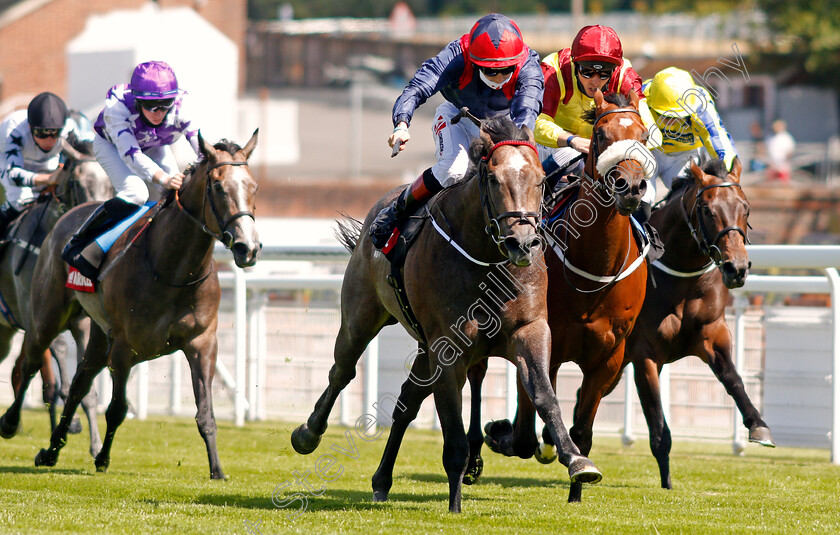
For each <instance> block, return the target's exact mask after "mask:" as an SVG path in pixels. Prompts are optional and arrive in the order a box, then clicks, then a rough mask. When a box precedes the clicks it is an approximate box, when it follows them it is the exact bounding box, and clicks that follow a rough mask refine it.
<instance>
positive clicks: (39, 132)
mask: <svg viewBox="0 0 840 535" xmlns="http://www.w3.org/2000/svg"><path fill="white" fill-rule="evenodd" d="M60 133H61V128H33V129H32V135H33V136H34V137H37V138H38V139H46V138H48V137H58V135H59V134H60Z"/></svg>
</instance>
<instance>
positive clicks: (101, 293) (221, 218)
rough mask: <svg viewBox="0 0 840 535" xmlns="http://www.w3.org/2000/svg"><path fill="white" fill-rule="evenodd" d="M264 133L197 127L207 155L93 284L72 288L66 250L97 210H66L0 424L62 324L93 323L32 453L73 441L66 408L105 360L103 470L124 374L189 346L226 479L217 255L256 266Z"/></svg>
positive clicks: (47, 453)
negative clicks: (219, 405)
mask: <svg viewBox="0 0 840 535" xmlns="http://www.w3.org/2000/svg"><path fill="white" fill-rule="evenodd" d="M256 144H257V133H256V132H254V135H253V136H252V137H251V140H250V141H248V144H247V145H246V146H245V147H244V148H240V147H239V146H238V145H236V144H235V143H232V142H229V141H227V140H222V141H220V142H219V143H216V145H215V146H211V145H210V144H208V143H207V142H206V141H204V139H202V138H201V136H200V135H199V146H200V147H201V153H202V156H203V159H202V160H201V161H200V162H199V163H197V164H194V165H193V166H191V167H190V168H189V169H188V170H187V171H186V175H187V176H186V178H185V179H184V184H183V186H182V187H181V190H180V191H179V192H170V194H169V195H167V197H166V198H165V200H164V201H161V203H159V204H158V206H157V208H159V210H156V209H152V210H150V215H149V216H147V217H143V218H141V219H140V220H139V221H137V222H136V223H135V224H134V225H133V226H132V227H131V229H129V230H128V231H127V232H126V233H125V234H124V235H123V236H122V237H120V238H119V239H118V240H117V242H116V243H115V244H114V246H113V247H112V248H111V250H110V251H109V252H108V254H107V256H106V259H105V262H104V263H103V267H102V275H101V276H100V282H99V284H98V285H97V289H96V292H95V293H86V292H79V291H75V290H69V289H67V288H65V281H66V279H67V273H68V270H67V266H66V264H65V263H64V261H63V260H61V255H60V253H61V249H62V248H63V247H64V244H65V243H67V240H68V239H69V238H70V236H71V235H72V234H73V232H74V231H75V230H76V229H77V228H79V226H80V225H81V223H82V222H83V221H84V220H85V218H86V217H87V216H88V215H89V214H90V213H91V211H92V210H93V209H94V208H95V206H94V205H92V204H88V205H85V206H82V207H79V208H76V209H74V210H71V211H70V212H68V213H67V214H66V215H65V216H64V217H62V219H61V220H60V221H59V222H58V224H56V226H55V228H54V229H53V231H52V233H50V235H49V236H48V237H47V240H46V241H45V242H44V248H43V252H42V254H41V256H40V257H39V259H38V263H37V265H36V267H35V274H34V276H33V284H34V287H35V288H37V289H38V291H37V292H35V293H33V295H32V309H31V312H30V325H31V327H30V329H28V330H27V332H26V335H25V337H24V343H23V345H24V351H25V353H26V355H27V357H26V360H25V361H24V369H23V381H22V384H21V387H20V388H19V389H18V390H17V392H16V397H15V401H14V403H13V404H12V406H11V407H9V409H8V410H7V411H6V414H4V415H3V417H2V418H0V429H3V430H4V431H5V432H6V433H7V434H10V433H14V431H15V430H16V429H17V427H18V425H19V423H20V408H21V403H22V401H23V394H24V392H25V391H26V387H27V386H28V385H29V381H30V380H31V379H32V376H33V375H34V374H35V373H36V372H37V370H38V367H39V360H40V355H41V354H42V353H43V350H44V349H45V347H46V346H47V344H48V343H49V342H50V341H51V340H52V339H53V338H54V337H55V335H56V334H58V332H60V331H61V330H62V329H64V328H65V326H66V324H67V322H68V321H69V320H70V319H71V318H73V317H75V316H77V315H78V314H81V313H82V312H86V313H87V314H88V315H90V317H91V318H92V319H93V320H94V322H93V325H92V328H91V335H90V342H89V344H88V347H87V351H86V353H85V356H84V359H83V361H82V363H81V365H80V367H79V370H78V371H77V372H76V376H75V377H74V378H73V383H72V384H71V385H70V396H69V398H68V400H67V404H66V405H65V408H64V412H63V413H62V415H61V420H60V421H59V423H58V426H57V427H56V429H55V431H54V432H53V434H52V437H51V439H50V448H49V450H41V451H40V453H39V454H38V455H37V457H36V458H35V464H36V465H38V466H41V465H44V466H53V465H55V463H56V461H57V460H58V453H59V451H60V449H61V448H62V446H63V445H64V444H65V442H66V436H67V429H68V426H69V423H70V417H71V416H72V414H73V412H74V411H75V410H76V407H77V405H78V404H79V401H80V400H81V398H82V397H83V396H84V395H85V393H87V391H88V390H89V389H90V386H91V382H92V381H93V379H94V377H95V376H96V375H97V374H98V373H99V372H100V371H101V370H102V369H103V368H104V367H105V366H106V365H107V366H108V367H109V368H110V370H111V376H112V379H113V394H112V398H111V403H110V405H109V406H108V410H107V411H106V413H105V417H106V421H107V424H108V427H107V430H106V433H105V441H104V443H103V445H102V450H101V451H100V452H99V454H98V455H97V456H96V461H95V464H96V468H97V470H98V471H102V472H104V471H105V470H107V468H108V464H109V462H110V453H111V445H112V443H113V440H114V434H115V433H116V430H117V428H118V427H119V425H120V424H121V423H122V421H123V420H124V419H125V415H126V411H127V407H128V405H127V401H126V382H127V380H128V374H129V371H130V370H131V367H132V366H134V365H135V364H137V363H139V362H143V361H146V360H150V359H154V358H157V357H159V356H161V355H166V354H170V353H173V352H174V351H177V350H182V351H183V352H184V354H185V355H186V357H187V361H188V362H189V364H190V370H191V371H192V380H193V391H194V393H195V398H196V407H197V413H196V423H197V424H198V430H199V432H200V433H201V436H202V438H203V439H204V442H205V445H206V447H207V455H208V458H209V461H210V477H211V478H214V479H222V478H224V477H225V476H224V473H223V472H222V467H221V464H220V462H219V455H218V452H217V450H216V420H215V417H214V416H213V402H212V397H211V388H212V382H213V375H214V371H215V364H216V351H217V341H216V327H217V323H218V321H217V315H218V309H219V300H220V296H221V290H220V288H219V279H218V276H217V273H216V264H215V262H214V261H213V244H214V239H218V240H219V241H221V242H222V243H223V244H224V245H225V246H226V247H228V248H229V249H231V251H232V252H233V257H234V260H235V261H236V264H237V265H238V266H240V267H244V266H250V265H253V264H254V263H255V262H256V260H257V256H258V254H259V251H260V248H261V244H260V242H259V239H258V237H257V232H256V228H255V222H254V196H255V193H256V190H257V183H256V181H255V180H254V178H253V176H251V172H250V170H249V168H248V163H247V160H248V157H249V156H250V155H251V152H252V151H253V150H254V147H255V146H256Z"/></svg>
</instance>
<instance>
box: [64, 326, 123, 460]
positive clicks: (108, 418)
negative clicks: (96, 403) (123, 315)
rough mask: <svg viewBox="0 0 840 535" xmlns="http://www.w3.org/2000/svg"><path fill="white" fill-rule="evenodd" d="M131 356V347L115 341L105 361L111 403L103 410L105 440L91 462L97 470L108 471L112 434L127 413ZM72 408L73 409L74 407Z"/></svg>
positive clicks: (113, 434) (112, 441) (115, 432)
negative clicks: (108, 368)
mask: <svg viewBox="0 0 840 535" xmlns="http://www.w3.org/2000/svg"><path fill="white" fill-rule="evenodd" d="M131 356H132V352H131V349H130V348H129V347H128V346H127V345H126V344H125V343H124V342H121V341H115V343H114V346H113V347H112V348H111V352H110V355H109V356H108V359H107V361H106V362H110V363H111V364H110V368H111V381H112V383H113V393H112V394H111V403H109V404H108V409H107V410H106V411H105V422H106V424H107V427H106V428H105V440H104V441H103V442H102V449H101V450H99V454H98V455H97V456H96V459H95V460H94V463H93V464H94V465H95V466H96V471H97V472H106V471H108V466H109V465H110V464H111V446H112V445H113V444H114V436H115V435H116V434H117V429H118V428H119V427H120V425H122V423H123V421H124V420H125V415H126V413H128V400H127V398H126V383H128V374H129V372H130V371H131V366H132V365H133V362H132V360H131ZM73 409H74V410H75V407H73Z"/></svg>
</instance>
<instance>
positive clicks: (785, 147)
mask: <svg viewBox="0 0 840 535" xmlns="http://www.w3.org/2000/svg"><path fill="white" fill-rule="evenodd" d="M795 147H796V142H795V141H794V139H793V136H792V135H790V133H789V132H788V131H787V124H786V123H785V122H784V121H782V120H781V119H777V120H775V121H773V135H772V136H770V137H769V138H767V161H768V162H769V164H770V166H769V168H768V169H767V173H768V178H769V179H770V180H779V181H780V182H784V183H788V182H790V174H791V163H790V159H791V157H793V150H794V148H795Z"/></svg>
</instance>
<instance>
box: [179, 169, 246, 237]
mask: <svg viewBox="0 0 840 535" xmlns="http://www.w3.org/2000/svg"><path fill="white" fill-rule="evenodd" d="M225 165H248V162H234V161H224V162H216V163H215V164H213V165H212V166H210V167H209V168H208V169H207V182H206V192H205V195H204V200H203V202H202V205H201V213H202V214H205V213H206V212H207V199H208V198H209V199H210V210H211V211H212V212H213V217H214V218H215V219H216V226H217V227H218V228H219V232H216V231H214V230H212V229H211V228H210V227H209V226H208V225H207V223H206V222H205V221H202V220H200V219H198V218H197V217H195V216H194V215H192V214H191V213H189V211H188V210H187V209H186V208H184V205H183V204H181V200H180V199H179V197H178V192H177V191H176V192H175V202H176V203H177V205H178V208H179V209H180V210H181V211H182V212H184V213H185V214H186V215H187V216H188V217H189V218H190V219H192V220H193V221H194V222H195V223H196V224H197V225H198V226H200V227H201V230H203V231H204V232H205V233H207V234H209V235H210V236H213V237H214V238H216V239H217V240H219V242H220V243H221V244H222V245H224V246H225V248H226V249H230V248H231V247H233V234H232V233H230V232H228V231H227V228H228V227H229V226H230V224H231V223H233V222H234V221H236V220H237V219H239V218H240V217H245V216H248V217H250V218H251V219H253V220H256V218H255V217H254V214H253V212H248V211H241V212H236V213H235V214H233V215H231V216H230V217H229V218H227V220H225V219H224V218H223V217H222V215H221V214H220V213H219V209H218V208H217V207H216V201H215V200H214V199H213V186H212V182H213V180H212V178H211V177H210V172H211V171H213V170H214V169H218V168H219V167H222V166H225ZM195 169H196V168H195V167H192V166H191V168H190V169H189V170H188V171H191V172H195Z"/></svg>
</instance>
